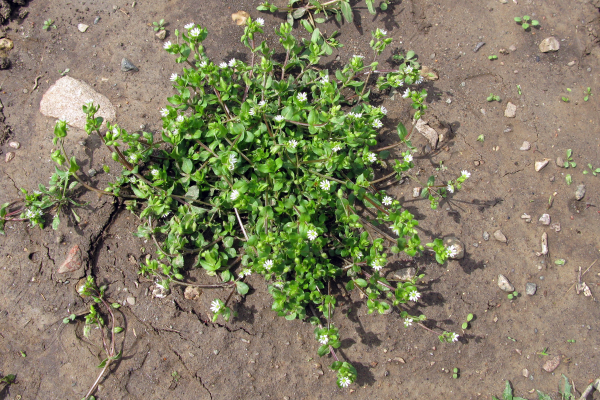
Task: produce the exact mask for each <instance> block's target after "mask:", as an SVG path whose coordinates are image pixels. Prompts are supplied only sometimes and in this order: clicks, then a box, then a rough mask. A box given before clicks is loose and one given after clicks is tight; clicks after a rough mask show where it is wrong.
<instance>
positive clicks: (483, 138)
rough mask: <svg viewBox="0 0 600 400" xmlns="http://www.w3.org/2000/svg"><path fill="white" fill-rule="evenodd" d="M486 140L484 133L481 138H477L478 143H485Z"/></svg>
mask: <svg viewBox="0 0 600 400" xmlns="http://www.w3.org/2000/svg"><path fill="white" fill-rule="evenodd" d="M484 140H485V136H484V135H483V133H482V134H481V135H479V136H477V141H478V142H481V143H483V141H484Z"/></svg>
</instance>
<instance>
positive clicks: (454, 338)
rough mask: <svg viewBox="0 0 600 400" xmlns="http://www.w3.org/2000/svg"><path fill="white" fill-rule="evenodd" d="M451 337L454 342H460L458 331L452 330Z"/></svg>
mask: <svg viewBox="0 0 600 400" xmlns="http://www.w3.org/2000/svg"><path fill="white" fill-rule="evenodd" d="M450 339H452V342H458V334H457V333H456V332H452V335H450Z"/></svg>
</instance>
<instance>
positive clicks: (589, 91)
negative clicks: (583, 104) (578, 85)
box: [583, 87, 592, 101]
mask: <svg viewBox="0 0 600 400" xmlns="http://www.w3.org/2000/svg"><path fill="white" fill-rule="evenodd" d="M584 93H585V97H584V98H583V101H588V100H589V99H590V96H591V95H592V88H590V87H588V88H587V89H586V90H585V92H584Z"/></svg>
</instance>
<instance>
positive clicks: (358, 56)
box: [352, 54, 365, 59]
mask: <svg viewBox="0 0 600 400" xmlns="http://www.w3.org/2000/svg"><path fill="white" fill-rule="evenodd" d="M352 57H353V58H357V59H361V58H365V56H361V55H357V54H355V55H353V56H352Z"/></svg>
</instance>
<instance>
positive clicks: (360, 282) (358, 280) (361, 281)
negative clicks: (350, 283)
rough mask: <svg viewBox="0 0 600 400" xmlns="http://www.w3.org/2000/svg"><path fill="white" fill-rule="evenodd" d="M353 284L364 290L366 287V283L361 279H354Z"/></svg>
mask: <svg viewBox="0 0 600 400" xmlns="http://www.w3.org/2000/svg"><path fill="white" fill-rule="evenodd" d="M354 282H355V283H356V284H357V285H358V286H360V287H362V288H364V287H367V285H368V283H367V281H365V280H364V279H362V278H356V279H355V280H354Z"/></svg>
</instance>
